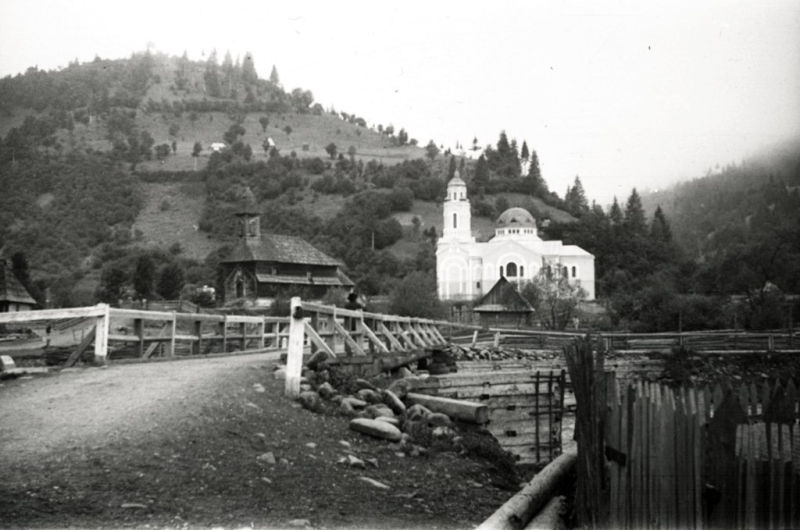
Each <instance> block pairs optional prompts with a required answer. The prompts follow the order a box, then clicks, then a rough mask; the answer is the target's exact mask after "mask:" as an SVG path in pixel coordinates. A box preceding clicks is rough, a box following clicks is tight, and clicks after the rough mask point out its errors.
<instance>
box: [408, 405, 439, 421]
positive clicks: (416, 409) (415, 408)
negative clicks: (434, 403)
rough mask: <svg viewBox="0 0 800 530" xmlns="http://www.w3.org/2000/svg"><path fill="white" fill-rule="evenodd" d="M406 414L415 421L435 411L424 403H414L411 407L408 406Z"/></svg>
mask: <svg viewBox="0 0 800 530" xmlns="http://www.w3.org/2000/svg"><path fill="white" fill-rule="evenodd" d="M406 414H407V418H408V419H409V420H410V421H415V420H421V419H423V418H425V417H426V416H428V415H429V414H433V413H432V412H431V411H430V409H428V408H427V407H424V406H422V405H412V406H411V407H409V408H408V411H407V412H406Z"/></svg>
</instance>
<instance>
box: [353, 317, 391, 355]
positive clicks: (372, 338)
mask: <svg viewBox="0 0 800 530" xmlns="http://www.w3.org/2000/svg"><path fill="white" fill-rule="evenodd" d="M359 325H360V326H361V330H362V331H363V332H364V334H365V335H366V336H367V340H369V342H370V344H372V345H373V347H374V348H375V349H377V350H378V351H379V352H380V353H389V348H387V347H386V344H384V343H383V341H382V340H381V339H379V338H378V336H377V335H375V333H374V332H373V331H372V329H370V327H369V326H368V325H367V324H366V323H365V322H364V321H363V320H360V321H359Z"/></svg>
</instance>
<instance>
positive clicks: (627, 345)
mask: <svg viewBox="0 0 800 530" xmlns="http://www.w3.org/2000/svg"><path fill="white" fill-rule="evenodd" d="M476 331H477V333H476V334H474V335H470V334H469V333H464V332H463V331H462V332H461V333H460V334H459V335H458V336H457V337H456V338H455V339H454V341H453V342H455V343H456V344H460V345H471V346H475V345H476V344H477V343H480V344H483V345H486V344H491V345H492V346H494V347H500V346H512V347H514V346H516V347H522V348H527V349H542V350H561V349H563V348H564V347H566V346H568V345H569V344H571V343H572V341H574V340H575V339H576V338H579V337H583V336H585V332H570V331H543V330H521V329H506V328H478V329H477V330H476ZM597 339H598V340H599V341H601V342H602V343H603V345H604V348H605V350H606V351H669V350H671V349H673V348H677V347H684V348H687V349H692V350H694V351H703V352H709V353H736V352H758V351H793V352H800V340H799V339H800V338H799V337H798V334H797V332H796V331H792V332H789V331H771V332H744V331H738V330H719V331H716V330H715V331H702V332H701V331H693V332H683V333H603V334H598V335H597Z"/></svg>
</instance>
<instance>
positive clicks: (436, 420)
mask: <svg viewBox="0 0 800 530" xmlns="http://www.w3.org/2000/svg"><path fill="white" fill-rule="evenodd" d="M425 421H427V422H428V425H429V426H431V427H452V426H453V420H451V419H450V416H448V415H447V414H442V413H441V412H431V413H430V414H428V415H427V416H426V417H425Z"/></svg>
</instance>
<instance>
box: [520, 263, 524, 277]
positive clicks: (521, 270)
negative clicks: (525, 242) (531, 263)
mask: <svg viewBox="0 0 800 530" xmlns="http://www.w3.org/2000/svg"><path fill="white" fill-rule="evenodd" d="M519 277H520V278H523V277H525V267H523V266H522V265H520V266H519Z"/></svg>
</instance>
